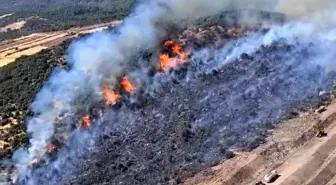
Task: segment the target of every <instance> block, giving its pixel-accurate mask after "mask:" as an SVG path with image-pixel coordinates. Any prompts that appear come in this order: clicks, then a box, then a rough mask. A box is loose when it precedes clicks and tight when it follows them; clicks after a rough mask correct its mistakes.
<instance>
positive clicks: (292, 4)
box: [275, 0, 336, 18]
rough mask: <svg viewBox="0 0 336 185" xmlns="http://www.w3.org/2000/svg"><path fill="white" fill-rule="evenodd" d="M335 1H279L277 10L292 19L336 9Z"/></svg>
mask: <svg viewBox="0 0 336 185" xmlns="http://www.w3.org/2000/svg"><path fill="white" fill-rule="evenodd" d="M335 5H336V2H335V1H333V0H296V1H292V0H279V1H278V2H277V4H276V6H275V10H276V11H278V12H282V13H284V14H286V15H287V16H289V17H291V18H297V17H302V16H307V15H311V14H314V13H317V12H320V11H324V10H326V9H330V8H332V7H335Z"/></svg>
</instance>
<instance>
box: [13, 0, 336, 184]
mask: <svg viewBox="0 0 336 185" xmlns="http://www.w3.org/2000/svg"><path fill="white" fill-rule="evenodd" d="M299 2H301V3H299ZM317 2H319V3H318V4H316V3H317ZM295 3H298V4H291V1H290V0H286V1H280V0H279V2H278V1H266V0H258V1H256V2H255V3H250V1H248V2H247V0H237V1H234V0H223V1H218V0H193V1H191V0H157V1H155V0H152V1H146V2H143V3H141V4H139V5H138V6H137V7H136V8H135V9H134V11H133V12H132V13H131V15H130V16H129V17H127V18H126V19H125V20H124V21H123V23H122V25H121V26H120V27H119V28H118V30H117V32H116V33H110V32H107V31H104V32H100V33H96V34H93V35H91V36H89V37H87V38H84V39H80V40H77V41H75V42H74V43H73V44H72V45H71V46H70V48H69V50H68V57H69V61H68V63H69V64H70V67H71V69H70V70H69V71H65V70H60V69H59V70H56V71H55V72H54V73H53V74H52V76H51V77H50V79H49V81H48V82H47V83H46V84H45V85H44V87H43V89H42V90H41V91H40V92H39V93H38V95H37V96H36V98H35V100H34V103H33V104H32V106H31V109H32V111H33V112H34V114H35V116H34V117H33V118H31V119H30V120H28V125H27V129H28V132H29V135H30V140H29V142H30V146H29V148H28V150H23V149H20V150H18V151H16V152H15V154H14V156H13V160H14V161H15V162H16V163H17V164H18V165H17V166H18V170H19V172H20V178H21V180H23V179H25V178H28V179H29V178H30V175H31V173H32V171H31V169H30V168H29V167H27V166H29V165H31V162H32V161H33V160H34V159H36V158H38V159H40V158H43V156H44V155H45V153H46V151H47V147H48V144H49V142H50V140H51V138H52V137H53V135H54V134H55V129H57V128H56V127H57V126H56V125H55V124H56V121H55V120H56V118H58V117H60V115H61V114H63V113H64V112H67V113H69V114H71V113H75V112H76V111H77V107H76V103H77V100H78V99H79V98H80V97H82V96H89V94H92V93H96V94H99V93H101V92H102V83H105V84H108V86H109V87H110V88H111V89H113V88H114V87H115V85H117V82H118V81H117V78H118V77H119V76H120V75H122V73H123V72H125V70H126V69H127V68H128V67H129V65H130V62H137V61H132V59H133V58H132V57H133V56H134V55H135V54H136V53H137V52H138V51H140V50H142V49H149V48H152V47H155V46H156V45H157V44H158V42H159V41H160V39H161V38H163V37H164V35H165V30H164V29H163V28H161V27H160V26H159V25H160V24H162V23H164V22H165V21H171V20H183V19H195V18H197V17H201V16H209V15H213V14H216V13H218V12H220V11H224V10H231V9H241V8H243V9H262V10H271V11H280V12H283V13H285V14H286V15H288V16H290V17H295V18H298V17H301V16H302V17H305V19H300V20H299V21H298V20H293V21H291V22H289V23H287V24H285V25H283V26H280V27H275V28H273V29H271V30H270V31H269V32H268V33H267V34H266V35H254V36H251V37H249V38H244V40H240V41H238V42H237V43H236V44H235V45H230V46H228V47H230V48H228V47H225V48H222V50H220V51H218V53H215V55H216V57H217V60H216V67H217V68H218V67H221V66H223V65H225V64H227V63H228V62H232V61H233V60H234V59H236V58H237V57H239V56H240V55H241V54H242V53H244V52H245V53H253V52H254V51H256V50H257V49H258V48H260V47H261V46H262V45H270V44H271V43H273V42H275V41H277V40H279V39H285V40H286V42H288V43H290V44H293V43H294V44H295V43H296V40H295V39H296V38H298V37H300V38H301V39H302V38H303V40H305V39H307V40H308V41H310V40H312V39H313V38H316V37H319V38H324V39H325V40H328V41H335V39H336V36H335V29H333V27H334V24H335V20H336V19H335V18H336V16H335V13H333V14H330V12H328V13H321V12H320V10H324V8H328V7H332V6H330V5H333V4H334V3H331V1H327V0H324V1H321V0H319V1H317V0H316V1H313V0H309V1H303V0H302V1H297V2H295ZM293 7H294V9H293ZM246 18H247V17H246ZM323 46H326V45H323ZM326 48H327V47H320V48H319V49H320V51H321V53H320V55H318V57H320V58H322V59H325V61H328V65H329V66H333V67H335V65H334V63H332V62H331V59H332V58H333V56H335V54H334V53H327V52H325V51H324V49H326ZM220 59H224V60H220ZM219 61H220V62H219ZM325 61H321V62H325ZM57 102H60V103H61V105H62V106H59V104H57ZM22 166H24V167H22ZM29 182H30V184H35V182H34V179H30V180H29Z"/></svg>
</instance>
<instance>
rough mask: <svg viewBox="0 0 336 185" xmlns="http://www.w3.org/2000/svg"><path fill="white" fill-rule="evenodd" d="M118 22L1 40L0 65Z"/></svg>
mask: <svg viewBox="0 0 336 185" xmlns="http://www.w3.org/2000/svg"><path fill="white" fill-rule="evenodd" d="M119 23H120V21H113V22H109V23H103V24H98V25H93V26H86V27H82V28H71V29H69V30H65V31H57V32H49V33H34V34H32V35H29V36H25V37H22V38H18V39H15V40H13V41H4V42H1V43H0V67H1V66H4V65H7V64H9V63H11V62H13V61H15V59H17V58H19V57H21V56H23V55H33V54H36V53H38V52H39V51H41V50H42V49H46V48H49V47H52V46H55V45H58V44H60V43H62V42H63V41H65V40H67V39H70V38H72V37H76V36H78V34H83V33H90V32H93V31H98V30H101V29H104V28H107V27H108V26H111V25H116V24H119Z"/></svg>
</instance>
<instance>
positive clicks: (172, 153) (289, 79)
mask: <svg viewBox="0 0 336 185" xmlns="http://www.w3.org/2000/svg"><path fill="white" fill-rule="evenodd" d="M298 45H299V46H300V47H296V46H294V45H286V44H284V43H281V42H278V43H274V44H273V45H272V46H268V47H265V46H263V47H261V48H260V49H259V50H258V51H257V52H255V53H254V54H252V55H247V54H243V55H241V57H240V58H239V59H237V60H236V61H233V62H232V63H229V64H227V65H225V66H223V67H222V68H220V69H219V70H216V71H213V72H212V73H211V74H204V73H202V72H201V71H199V70H198V69H199V68H198V66H199V61H197V59H195V60H194V61H191V63H190V64H189V65H188V66H186V67H187V68H188V69H189V70H187V71H189V72H187V73H185V70H181V71H180V72H176V74H175V80H171V81H169V80H168V82H166V83H163V85H162V86H161V87H159V88H158V89H156V90H155V92H154V93H153V94H150V95H148V97H147V98H146V100H144V102H143V103H142V106H141V108H135V109H132V110H131V109H129V108H128V107H127V106H122V107H121V108H120V109H111V110H105V112H106V114H105V115H104V117H103V118H102V120H99V121H98V120H96V121H95V124H96V125H97V126H96V127H93V128H91V130H89V131H88V132H92V133H93V137H88V136H87V135H86V134H78V135H76V133H75V134H74V137H73V139H72V141H71V142H70V146H71V147H70V148H72V151H71V155H67V156H65V155H63V154H65V153H66V152H65V153H63V152H64V151H65V150H66V149H64V151H63V149H61V150H62V151H60V152H59V154H58V158H59V159H60V160H57V162H56V163H51V164H52V165H49V166H48V167H43V166H42V167H37V168H35V169H34V172H35V173H34V175H33V179H34V180H36V183H37V184H84V185H85V184H178V183H180V182H183V181H184V180H185V179H186V178H187V177H189V176H191V175H192V174H194V173H196V172H198V171H200V170H201V169H204V168H205V167H209V166H213V165H215V164H217V163H218V162H220V161H221V160H223V159H226V158H231V157H234V154H233V153H232V150H243V151H244V150H251V149H253V148H255V147H257V146H258V145H260V144H261V143H263V142H265V140H264V139H265V138H266V136H268V135H269V134H270V130H271V129H273V128H275V127H277V125H278V123H279V122H280V121H281V120H283V119H287V118H290V117H293V116H295V115H297V112H298V111H301V110H304V109H305V108H308V107H310V106H319V105H320V104H321V102H323V101H322V100H323V96H322V97H321V96H319V92H320V91H321V90H323V89H326V88H330V87H331V86H332V83H333V80H334V79H335V74H334V73H328V74H326V73H325V70H324V69H323V67H321V66H318V65H316V64H314V63H310V62H309V61H310V60H309V59H311V58H312V57H313V56H315V55H316V53H315V49H316V48H317V47H318V45H317V44H314V43H310V44H298ZM176 76H180V77H179V78H178V77H176ZM156 80H157V79H156ZM303 89H304V91H302V90H303ZM90 143H91V144H90ZM80 146H87V147H84V149H83V148H81V147H80ZM56 158H57V157H56ZM64 169H69V170H64ZM72 169H75V170H74V174H72V173H71V170H72Z"/></svg>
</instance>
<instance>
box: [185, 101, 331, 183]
mask: <svg viewBox="0 0 336 185" xmlns="http://www.w3.org/2000/svg"><path fill="white" fill-rule="evenodd" d="M319 121H321V123H322V125H323V127H324V128H325V131H326V132H327V134H328V135H327V136H326V137H323V138H317V137H315V131H314V129H313V128H312V125H314V124H316V123H317V122H319ZM271 170H277V171H278V173H279V175H280V177H279V178H278V179H277V180H276V181H275V182H273V183H272V184H274V185H301V184H304V185H324V184H327V185H333V184H336V101H335V100H334V101H333V102H332V103H331V104H330V105H329V106H328V107H327V111H325V112H323V113H321V114H319V113H316V112H314V111H311V112H307V113H302V114H300V115H299V117H298V118H295V119H292V120H289V121H287V122H285V123H283V124H282V125H281V126H280V127H279V128H278V129H276V130H275V131H274V134H273V135H272V136H270V137H269V138H268V140H267V142H266V144H264V145H262V146H260V147H258V148H257V149H255V150H253V151H252V152H244V153H243V152H236V156H235V157H234V158H233V159H230V160H227V161H225V162H223V163H221V164H219V165H217V166H214V167H212V168H211V169H207V170H206V171H203V172H201V173H199V174H197V175H195V176H194V177H193V178H191V179H189V180H188V181H187V182H186V183H185V184H184V185H245V184H251V185H252V184H255V183H256V182H258V181H260V180H263V177H264V175H265V174H267V173H268V172H269V171H271ZM264 183H265V182H264ZM265 184H267V183H265Z"/></svg>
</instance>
